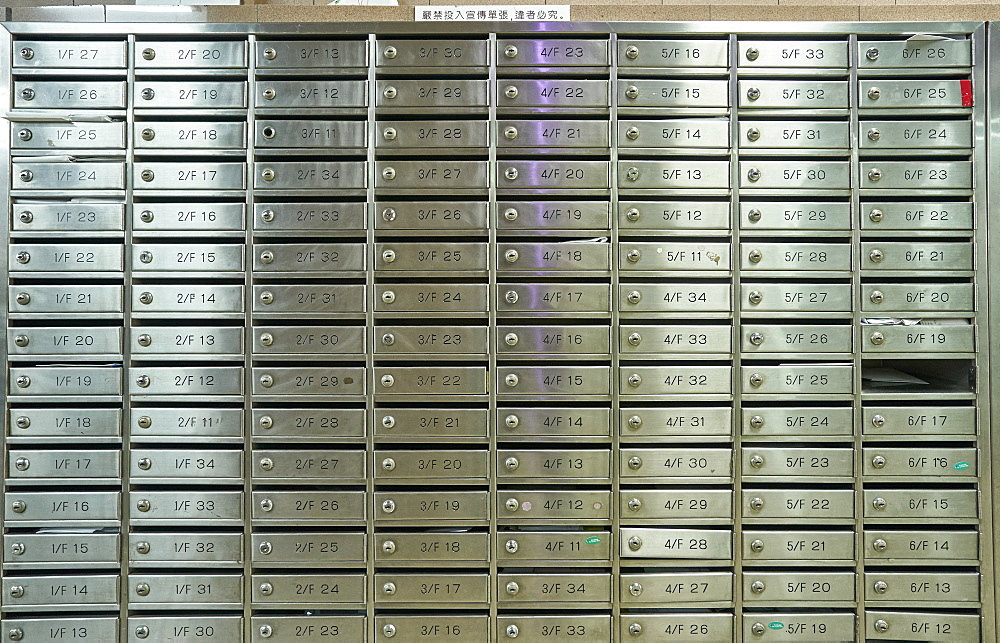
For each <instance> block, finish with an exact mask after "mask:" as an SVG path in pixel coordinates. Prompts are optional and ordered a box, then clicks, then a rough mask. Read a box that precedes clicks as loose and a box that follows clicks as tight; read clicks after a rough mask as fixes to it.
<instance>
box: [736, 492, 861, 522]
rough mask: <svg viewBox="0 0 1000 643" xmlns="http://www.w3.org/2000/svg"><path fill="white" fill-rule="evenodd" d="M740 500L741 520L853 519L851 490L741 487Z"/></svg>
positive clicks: (802, 520) (803, 520) (811, 520)
mask: <svg viewBox="0 0 1000 643" xmlns="http://www.w3.org/2000/svg"><path fill="white" fill-rule="evenodd" d="M742 503H743V518H744V519H745V520H746V519H753V520H758V519H761V520H769V521H773V520H782V521H788V522H816V521H820V522H823V521H827V520H831V521H844V520H850V521H852V522H853V520H854V492H853V491H850V490H843V489H816V490H810V489H802V490H800V489H755V490H745V489H744V490H743V498H742Z"/></svg>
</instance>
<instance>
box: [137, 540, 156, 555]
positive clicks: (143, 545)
mask: <svg viewBox="0 0 1000 643" xmlns="http://www.w3.org/2000/svg"><path fill="white" fill-rule="evenodd" d="M151 550H152V547H151V546H150V545H149V543H148V542H146V541H145V540H143V541H140V542H137V543H136V544H135V551H136V553H139V554H142V555H144V556H145V555H146V554H148V553H149V552H150V551H151Z"/></svg>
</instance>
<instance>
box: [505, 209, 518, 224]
mask: <svg viewBox="0 0 1000 643" xmlns="http://www.w3.org/2000/svg"><path fill="white" fill-rule="evenodd" d="M503 218H504V219H507V220H508V221H517V210H515V209H514V208H507V209H506V210H504V211H503Z"/></svg>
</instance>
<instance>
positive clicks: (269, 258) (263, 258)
mask: <svg viewBox="0 0 1000 643" xmlns="http://www.w3.org/2000/svg"><path fill="white" fill-rule="evenodd" d="M260 262H261V263H273V262H274V253H273V252H271V251H270V250H264V251H263V252H261V253H260Z"/></svg>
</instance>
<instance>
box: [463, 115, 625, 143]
mask: <svg viewBox="0 0 1000 643" xmlns="http://www.w3.org/2000/svg"><path fill="white" fill-rule="evenodd" d="M483 125H485V123H484V124H483ZM484 129H485V128H484ZM497 131H498V132H501V133H502V134H503V137H502V138H500V137H497V148H498V149H505V148H519V147H527V148H545V149H550V148H600V149H604V148H608V147H609V146H610V145H611V132H610V131H609V129H608V124H607V123H606V122H604V121H569V120H566V121H533V120H500V121H497Z"/></svg>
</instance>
